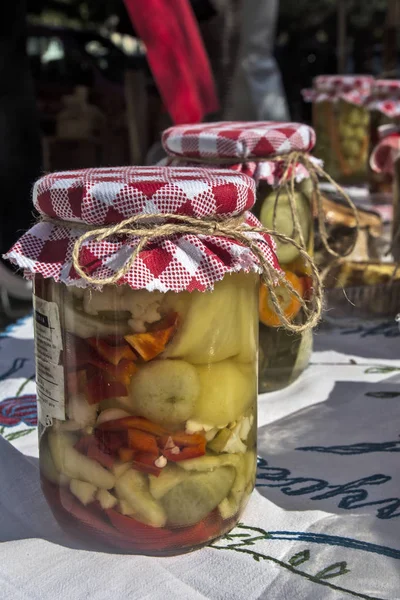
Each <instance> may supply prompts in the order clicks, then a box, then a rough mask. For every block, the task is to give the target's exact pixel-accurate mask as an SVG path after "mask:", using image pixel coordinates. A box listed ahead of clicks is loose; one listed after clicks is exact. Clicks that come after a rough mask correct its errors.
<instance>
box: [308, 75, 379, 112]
mask: <svg viewBox="0 0 400 600" xmlns="http://www.w3.org/2000/svg"><path fill="white" fill-rule="evenodd" d="M373 83H374V78H373V77H371V76H369V75H319V76H318V77H315V78H314V79H313V88H312V89H311V90H310V89H308V90H303V91H302V94H303V98H304V100H306V101H307V102H337V101H338V100H345V101H346V102H349V103H350V104H356V105H359V106H361V105H362V104H364V102H365V100H366V98H368V97H369V95H370V94H371V89H372V86H373Z"/></svg>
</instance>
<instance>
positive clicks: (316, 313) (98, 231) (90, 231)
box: [42, 213, 323, 333]
mask: <svg viewBox="0 0 400 600" xmlns="http://www.w3.org/2000/svg"><path fill="white" fill-rule="evenodd" d="M42 220H43V221H47V222H50V223H52V224H56V225H57V226H62V227H68V228H71V229H81V230H84V231H83V233H82V234H81V235H80V236H79V237H78V239H77V240H76V241H75V244H74V248H73V252H72V263H73V266H74V268H75V270H76V272H77V273H78V275H79V276H80V277H82V279H84V280H85V281H86V282H87V283H89V284H90V285H93V286H103V285H112V284H116V283H117V282H118V281H120V280H121V279H122V278H123V277H124V276H125V275H126V274H127V273H128V272H129V270H130V269H131V267H132V266H133V264H134V262H135V260H136V258H137V257H138V256H139V254H140V253H141V252H142V251H143V250H144V249H145V248H146V247H147V246H148V245H149V244H150V243H153V242H155V241H156V240H160V239H162V238H171V237H174V236H176V235H203V236H219V237H226V238H228V239H230V240H234V241H236V242H237V243H239V244H241V245H242V246H245V247H247V248H249V249H250V250H251V252H252V253H253V254H254V255H255V257H256V258H257V260H258V262H259V265H260V267H261V277H262V281H263V283H264V284H265V285H266V287H267V289H268V291H269V295H270V298H271V302H272V304H273V307H274V309H275V311H276V313H277V314H278V316H279V319H280V322H281V324H282V326H284V327H285V328H286V329H287V330H288V331H291V332H293V333H302V332H303V331H307V330H309V329H312V328H313V327H315V326H316V325H317V324H318V322H319V320H320V317H321V312H322V305H323V293H322V282H321V279H320V275H319V273H318V269H317V267H316V265H315V263H314V261H313V259H312V258H311V257H310V256H309V254H308V253H307V252H306V250H305V249H304V248H303V247H302V246H301V245H300V244H298V243H297V242H296V241H294V240H292V239H291V238H290V237H288V236H286V235H283V234H281V233H279V232H277V231H274V230H270V229H267V228H266V227H253V226H250V225H248V224H246V223H245V222H244V220H245V215H240V216H237V217H230V218H224V219H222V218H218V217H215V216H214V217H212V218H209V219H207V218H202V219H199V218H195V217H190V216H187V215H176V214H168V213H167V214H164V213H160V214H156V215H145V214H140V215H134V216H132V217H129V218H127V219H125V220H123V221H121V222H118V223H115V224H110V225H104V226H100V227H93V226H90V225H87V224H84V223H76V222H71V221H61V220H57V219H53V218H49V217H43V218H42ZM253 234H264V235H265V234H267V235H270V236H272V237H274V238H275V239H277V240H279V241H281V242H283V243H288V244H292V245H293V246H295V247H296V249H297V251H298V252H299V254H300V256H301V257H302V258H303V259H304V261H305V262H306V263H307V264H308V265H309V266H310V271H311V277H312V282H313V294H312V297H311V298H310V299H308V300H304V298H302V296H301V295H300V294H299V293H298V292H297V291H296V290H295V289H294V287H293V286H292V284H291V283H290V282H289V281H288V280H287V279H286V278H285V277H284V275H283V274H279V273H278V272H277V271H276V270H275V269H274V268H273V267H272V266H271V265H270V263H269V262H268V260H267V258H266V257H265V256H264V253H263V251H262V250H261V249H260V248H259V246H258V245H257V243H256V242H259V239H256V238H255V237H254V235H253ZM116 237H117V238H124V239H127V238H128V239H130V240H131V239H133V240H134V243H135V247H132V253H131V255H130V256H129V258H128V260H127V261H126V262H125V263H124V264H123V265H122V266H121V267H120V268H119V269H117V270H116V271H115V272H114V273H113V274H112V275H111V276H109V277H94V276H92V275H91V274H90V273H88V272H87V270H86V269H85V268H84V267H83V266H82V265H81V264H80V257H81V250H82V248H83V246H84V244H85V243H87V242H89V241H92V242H102V241H104V240H112V239H113V238H116ZM137 240H138V241H137ZM278 284H279V285H280V286H285V287H286V288H287V290H288V292H289V294H291V295H293V296H294V297H295V298H296V299H297V301H298V302H300V304H301V306H302V308H303V310H304V314H305V322H304V323H302V324H296V323H293V322H291V320H290V318H288V317H287V316H286V315H285V312H284V310H283V309H282V306H281V303H280V301H279V298H278V294H277V291H278V290H277V285H278Z"/></svg>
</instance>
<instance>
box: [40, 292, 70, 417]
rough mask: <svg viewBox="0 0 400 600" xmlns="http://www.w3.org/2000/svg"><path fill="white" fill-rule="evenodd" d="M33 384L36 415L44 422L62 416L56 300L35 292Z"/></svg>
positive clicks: (60, 344) (61, 379) (58, 323)
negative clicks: (49, 300) (34, 379)
mask: <svg viewBox="0 0 400 600" xmlns="http://www.w3.org/2000/svg"><path fill="white" fill-rule="evenodd" d="M34 326H35V349H36V388H37V399H38V417H39V420H40V422H41V423H42V424H43V425H45V426H47V427H48V426H50V425H51V424H52V422H53V419H60V420H63V421H64V420H65V394H64V369H63V366H62V365H60V364H59V363H60V354H61V351H62V349H63V344H62V335H61V326H60V316H59V312H58V306H57V304H56V303H55V302H47V301H46V300H42V299H41V298H38V297H37V296H34Z"/></svg>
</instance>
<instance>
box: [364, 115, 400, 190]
mask: <svg viewBox="0 0 400 600" xmlns="http://www.w3.org/2000/svg"><path fill="white" fill-rule="evenodd" d="M370 124H371V125H370V155H371V153H372V151H373V150H374V148H376V146H377V145H378V143H379V141H380V139H381V138H380V135H379V129H380V128H381V127H383V126H387V125H396V121H395V120H394V119H391V118H389V117H387V116H386V115H384V114H382V113H381V112H380V111H378V110H372V111H371V113H370ZM368 178H369V189H370V192H371V193H373V194H387V195H388V194H391V193H392V187H393V176H392V175H391V174H390V173H377V172H376V171H375V170H374V169H371V166H370V165H369V169H368Z"/></svg>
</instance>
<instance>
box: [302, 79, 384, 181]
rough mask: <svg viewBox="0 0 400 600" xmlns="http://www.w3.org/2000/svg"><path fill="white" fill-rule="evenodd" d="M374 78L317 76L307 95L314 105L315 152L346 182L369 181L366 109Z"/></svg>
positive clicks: (331, 170) (326, 166)
mask: <svg viewBox="0 0 400 600" xmlns="http://www.w3.org/2000/svg"><path fill="white" fill-rule="evenodd" d="M372 81H373V79H372V78H371V77H363V76H361V77H360V76H320V77H316V78H315V80H314V84H313V90H310V91H309V92H308V93H305V96H306V98H308V99H310V100H312V102H313V126H314V129H315V131H316V134H317V143H316V145H315V153H316V156H318V158H321V159H322V160H323V161H324V168H325V170H326V171H327V173H329V175H330V176H331V177H333V178H334V179H335V180H337V181H339V182H342V183H362V182H364V181H365V180H366V178H367V167H368V152H369V113H368V111H367V110H366V109H365V107H364V106H363V103H364V101H365V98H366V97H367V96H368V95H369V93H370V89H371V85H372Z"/></svg>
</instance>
